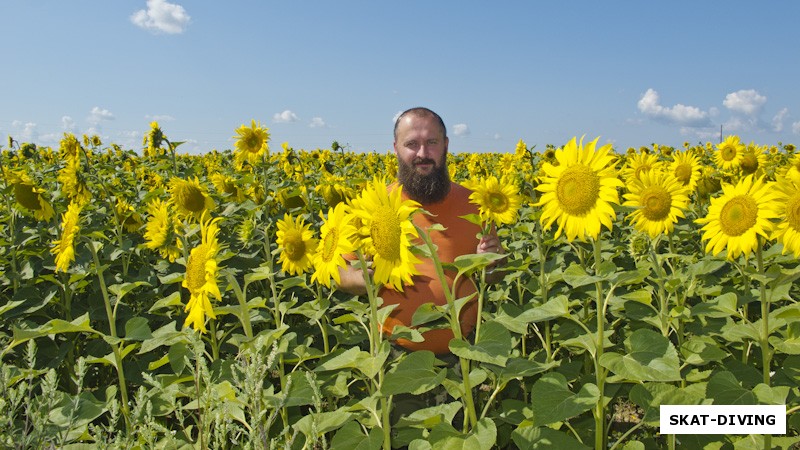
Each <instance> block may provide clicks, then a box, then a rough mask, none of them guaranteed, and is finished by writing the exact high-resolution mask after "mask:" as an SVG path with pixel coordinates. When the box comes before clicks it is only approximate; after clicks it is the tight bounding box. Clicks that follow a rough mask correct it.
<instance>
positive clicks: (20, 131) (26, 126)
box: [8, 120, 39, 142]
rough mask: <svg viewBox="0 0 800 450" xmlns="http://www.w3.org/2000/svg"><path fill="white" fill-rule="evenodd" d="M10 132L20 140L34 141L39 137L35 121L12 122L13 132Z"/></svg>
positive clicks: (16, 139)
mask: <svg viewBox="0 0 800 450" xmlns="http://www.w3.org/2000/svg"><path fill="white" fill-rule="evenodd" d="M8 134H9V135H10V136H11V137H13V138H14V140H15V141H18V142H33V141H36V140H37V139H38V138H39V132H38V131H37V129H36V124H35V123H33V122H22V121H20V120H14V121H13V122H11V132H10V133H8Z"/></svg>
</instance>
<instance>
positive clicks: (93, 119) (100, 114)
mask: <svg viewBox="0 0 800 450" xmlns="http://www.w3.org/2000/svg"><path fill="white" fill-rule="evenodd" d="M109 120H114V114H112V113H111V111H109V110H107V109H104V108H100V107H99V106H95V107H94V108H92V111H91V112H90V113H89V117H87V118H86V121H87V122H89V124H91V125H92V126H97V125H100V123H101V122H106V121H109Z"/></svg>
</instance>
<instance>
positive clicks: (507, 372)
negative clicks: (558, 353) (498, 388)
mask: <svg viewBox="0 0 800 450" xmlns="http://www.w3.org/2000/svg"><path fill="white" fill-rule="evenodd" d="M558 364H559V362H558V361H550V362H539V361H532V360H530V359H525V358H509V359H508V361H506V365H505V367H497V368H495V367H492V366H487V367H488V368H489V370H491V371H492V372H495V373H496V374H497V375H498V378H499V382H500V383H508V382H509V381H511V380H521V379H523V378H526V377H532V376H534V375H537V374H540V373H542V372H546V371H548V370H550V369H552V368H554V367H556V366H558Z"/></svg>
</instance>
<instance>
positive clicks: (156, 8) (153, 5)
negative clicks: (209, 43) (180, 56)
mask: <svg viewBox="0 0 800 450" xmlns="http://www.w3.org/2000/svg"><path fill="white" fill-rule="evenodd" d="M190 20H191V17H189V14H187V13H186V10H185V9H184V8H183V6H181V5H178V4H175V3H169V2H167V1H165V0H147V9H146V10H144V9H140V10H139V11H136V12H135V13H133V14H132V15H131V22H133V24H134V25H136V26H138V27H140V28H144V29H145V30H149V31H153V32H156V33H167V34H180V33H183V32H184V30H186V26H187V25H189V21H190Z"/></svg>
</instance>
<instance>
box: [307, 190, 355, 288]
mask: <svg viewBox="0 0 800 450" xmlns="http://www.w3.org/2000/svg"><path fill="white" fill-rule="evenodd" d="M347 208H348V207H347V205H346V204H344V203H337V204H336V206H335V207H333V208H329V209H328V218H327V219H325V218H324V217H323V218H322V219H323V221H324V222H323V224H322V227H321V228H320V243H319V246H318V247H317V251H316V252H314V255H313V256H312V257H311V263H312V264H313V265H314V274H313V275H311V281H316V282H318V283H319V284H322V285H325V286H327V287H331V277H332V278H333V279H334V280H335V281H336V283H337V284H339V283H340V282H341V280H340V278H339V268H340V267H345V265H346V262H345V260H344V257H343V256H342V255H344V254H348V253H352V252H354V251H355V250H356V243H355V237H356V232H357V230H356V228H355V227H354V226H353V224H352V223H351V218H352V216H351V215H349V214H348V212H347ZM321 215H322V214H320V216H321Z"/></svg>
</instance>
